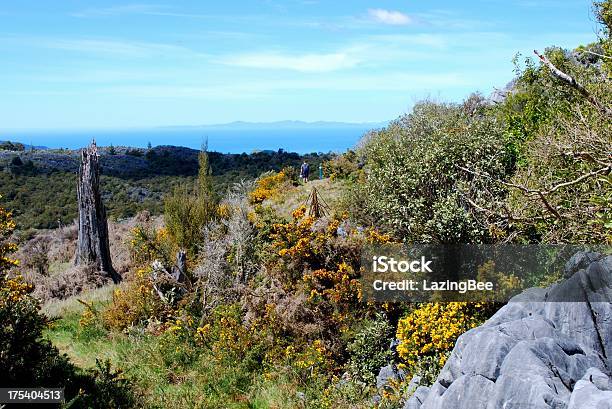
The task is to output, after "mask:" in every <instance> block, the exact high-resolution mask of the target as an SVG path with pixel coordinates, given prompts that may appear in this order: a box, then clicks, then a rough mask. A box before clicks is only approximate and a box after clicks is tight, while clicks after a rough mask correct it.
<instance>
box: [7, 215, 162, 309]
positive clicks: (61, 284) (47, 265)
mask: <svg viewBox="0 0 612 409" xmlns="http://www.w3.org/2000/svg"><path fill="white" fill-rule="evenodd" d="M160 223H161V218H159V217H157V218H151V217H150V216H149V215H148V214H147V213H146V212H143V213H142V214H139V215H138V216H136V217H133V218H131V219H127V220H124V221H121V222H113V221H109V224H108V230H109V244H110V248H111V257H112V260H113V267H114V268H115V270H117V272H118V273H119V274H122V275H126V274H127V273H128V272H129V271H130V269H131V268H132V266H133V261H132V258H131V254H130V248H129V239H130V234H131V231H132V229H133V228H134V227H135V226H136V225H138V224H150V225H155V226H158V225H159V224H160ZM77 236H78V232H77V226H76V225H75V224H72V225H69V226H65V227H62V228H59V229H53V230H40V231H37V232H36V233H35V234H33V235H31V236H30V237H29V238H28V239H27V240H25V241H24V242H22V243H20V244H19V247H20V250H19V251H18V252H17V254H16V258H17V259H18V260H20V261H21V263H20V266H19V268H18V271H17V272H20V273H22V274H23V276H24V277H25V279H26V280H27V281H28V282H30V283H32V284H34V286H35V292H34V295H35V296H37V297H38V298H40V299H41V300H42V301H43V303H47V302H49V301H50V300H52V299H56V300H62V299H66V298H69V297H72V296H75V295H77V294H80V293H81V292H85V291H92V290H94V289H96V288H98V287H102V286H105V285H107V284H109V280H108V278H106V277H105V276H104V275H101V274H99V273H98V272H96V271H93V270H92V269H91V268H87V267H81V266H79V267H76V266H74V254H75V249H76V241H77Z"/></svg>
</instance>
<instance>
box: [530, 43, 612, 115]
mask: <svg viewBox="0 0 612 409" xmlns="http://www.w3.org/2000/svg"><path fill="white" fill-rule="evenodd" d="M533 53H534V54H535V55H537V56H538V58H539V59H540V61H542V62H543V63H544V64H545V65H546V66H547V67H548V69H549V70H550V72H551V73H552V74H553V76H555V77H556V78H558V79H560V80H561V81H563V82H565V83H566V84H567V85H569V86H570V87H572V88H574V89H575V90H577V91H578V92H580V94H582V96H584V97H585V98H586V99H587V100H588V101H589V102H590V103H591V104H593V105H594V106H595V107H596V108H597V109H598V110H599V111H600V112H601V113H603V114H604V115H606V116H612V110H611V109H610V108H608V107H606V106H605V105H603V104H602V103H601V102H599V100H598V99H597V98H595V97H594V96H593V95H591V93H590V92H589V91H587V90H586V88H584V87H583V86H582V84H580V83H579V82H578V81H576V79H575V78H573V77H572V76H570V75H568V74H566V73H564V72H563V71H561V70H560V69H558V68H557V67H555V65H554V64H553V63H552V62H550V60H549V59H548V58H546V56H545V55H542V54H540V53H538V51H537V50H533Z"/></svg>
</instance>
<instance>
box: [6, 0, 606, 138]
mask: <svg viewBox="0 0 612 409" xmlns="http://www.w3.org/2000/svg"><path fill="white" fill-rule="evenodd" d="M596 29H597V26H596V23H595V22H594V19H593V17H592V15H591V2H589V1H586V0H579V1H563V0H560V1H550V0H515V1H511V0H506V1H503V0H480V1H477V0H474V1H461V2H459V1H450V0H445V1H433V0H432V1H416V0H412V1H374V0H369V1H365V0H351V1H338V0H335V1H324V0H319V1H317V0H286V1H276V0H251V1H204V0H201V1H195V0H192V1H161V2H156V1H146V0H143V2H134V3H130V2H113V1H76V0H71V1H68V0H61V1H60V0H58V1H44V0H38V1H33V0H19V1H11V2H2V4H1V5H0V92H1V93H2V98H0V128H2V129H33V128H40V129H55V128H57V129H66V128H88V129H92V128H106V127H113V128H122V127H150V126H161V125H195V124H214V123H224V122H230V121H235V120H243V121H257V122H267V121H276V120H286V119H292V120H304V121H318V120H327V121H348V122H367V121H383V120H389V119H393V118H395V117H397V116H399V115H400V114H401V113H403V112H406V111H407V110H409V109H410V107H411V106H412V105H413V104H414V102H415V101H418V100H419V99H422V98H425V97H432V98H436V99H439V100H445V101H458V100H460V99H461V98H462V97H464V96H466V95H467V94H469V93H470V92H471V91H474V90H480V91H481V92H483V93H485V94H489V93H490V92H491V91H492V90H493V87H503V86H504V84H505V83H506V82H507V81H509V80H510V79H511V77H512V69H513V67H512V63H511V59H512V57H513V56H514V54H515V53H516V52H519V51H520V52H522V53H523V54H526V55H528V54H529V53H530V52H531V50H533V49H534V48H535V49H540V50H541V49H543V48H544V47H546V46H548V45H553V44H554V45H560V46H564V47H573V46H576V45H578V44H580V43H585V42H590V41H593V40H594V39H595V31H596Z"/></svg>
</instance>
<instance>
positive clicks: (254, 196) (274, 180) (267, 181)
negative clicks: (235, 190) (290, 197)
mask: <svg viewBox="0 0 612 409" xmlns="http://www.w3.org/2000/svg"><path fill="white" fill-rule="evenodd" d="M289 182H290V180H289V177H288V176H287V174H286V172H285V171H284V170H282V171H280V172H278V173H270V174H267V175H266V176H263V177H260V178H259V179H258V180H257V182H256V184H255V189H253V191H252V192H251V193H250V194H249V202H251V204H260V203H263V201H264V200H266V199H269V198H271V197H273V196H274V195H276V194H277V193H278V192H280V190H281V188H282V187H285V186H287V185H288V184H289Z"/></svg>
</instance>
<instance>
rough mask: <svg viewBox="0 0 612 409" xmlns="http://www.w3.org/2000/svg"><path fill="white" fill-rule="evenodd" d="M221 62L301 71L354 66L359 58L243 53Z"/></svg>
mask: <svg viewBox="0 0 612 409" xmlns="http://www.w3.org/2000/svg"><path fill="white" fill-rule="evenodd" d="M220 62H221V63H223V64H226V65H235V66H239V67H247V68H265V69H278V70H291V71H300V72H330V71H337V70H341V69H345V68H351V67H354V66H355V65H357V64H358V63H359V60H357V59H356V58H354V57H352V56H350V55H349V54H346V53H341V52H339V53H331V54H302V55H283V54H270V53H262V54H242V55H237V56H231V57H226V58H222V59H221V60H220Z"/></svg>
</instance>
